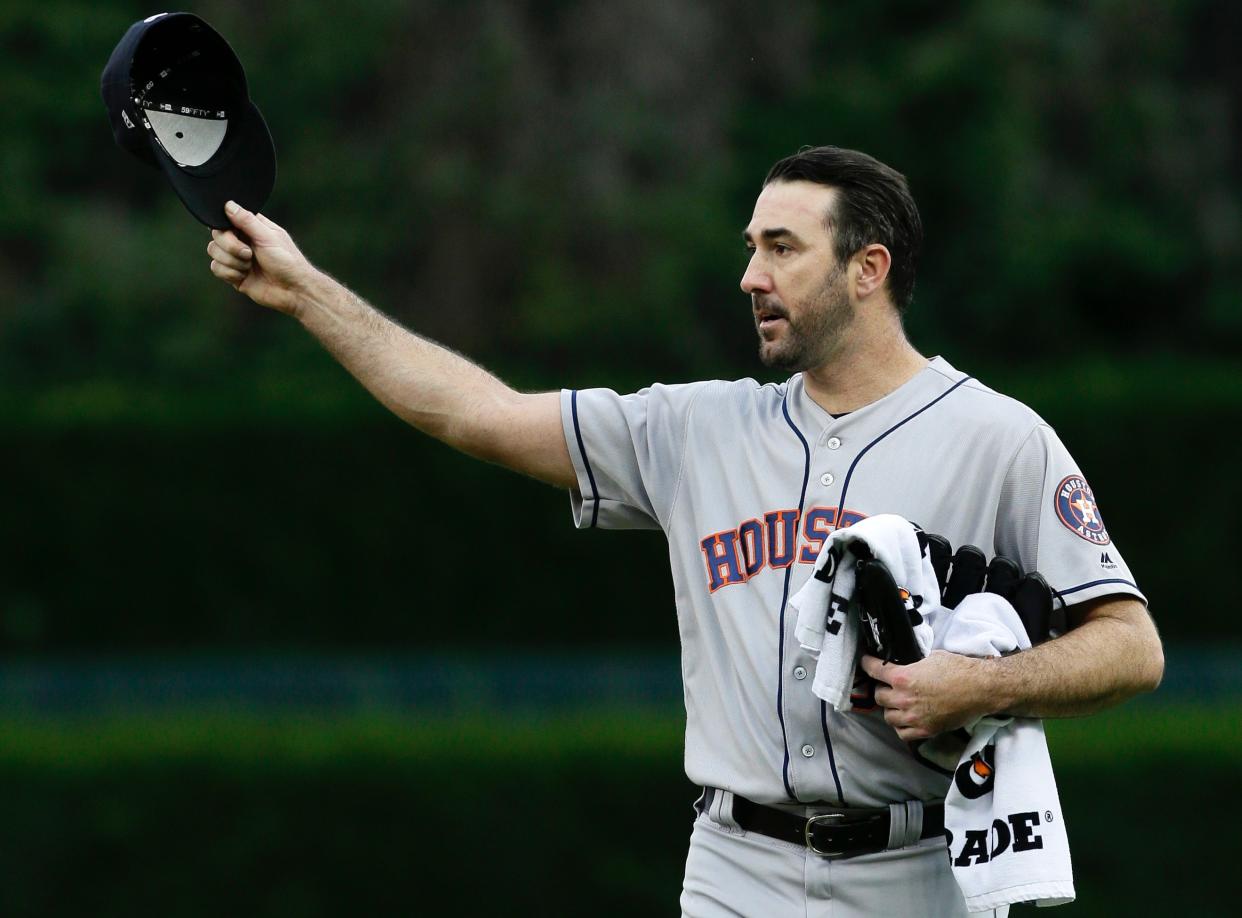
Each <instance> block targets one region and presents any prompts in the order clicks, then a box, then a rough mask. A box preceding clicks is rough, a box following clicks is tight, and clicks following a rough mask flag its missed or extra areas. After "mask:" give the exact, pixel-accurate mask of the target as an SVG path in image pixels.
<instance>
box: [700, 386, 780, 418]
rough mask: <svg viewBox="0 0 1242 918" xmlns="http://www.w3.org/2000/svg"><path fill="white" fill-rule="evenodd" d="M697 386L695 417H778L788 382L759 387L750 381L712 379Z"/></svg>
mask: <svg viewBox="0 0 1242 918" xmlns="http://www.w3.org/2000/svg"><path fill="white" fill-rule="evenodd" d="M696 385H698V386H700V387H701V388H700V390H699V392H698V398H697V399H696V406H695V413H696V414H697V415H700V416H703V415H706V414H711V415H712V416H713V417H715V418H720V417H722V416H723V417H738V418H753V417H756V416H765V415H772V416H779V415H780V413H781V406H782V405H783V404H784V401H785V394H786V390H787V387H788V383H787V382H782V383H773V382H769V383H761V382H758V381H757V380H754V379H751V378H745V379H713V380H709V381H706V382H703V383H698V384H696Z"/></svg>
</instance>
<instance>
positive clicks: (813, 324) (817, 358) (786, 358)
mask: <svg viewBox="0 0 1242 918" xmlns="http://www.w3.org/2000/svg"><path fill="white" fill-rule="evenodd" d="M853 321H854V306H853V304H852V303H851V302H850V297H849V292H848V291H847V290H846V287H845V271H844V270H843V269H842V268H841V266H840V265H839V264H838V265H834V266H833V268H832V270H831V271H829V272H828V276H827V277H825V278H824V282H823V283H822V284H821V285H820V287H819V289H818V290H816V291H815V293H813V294H812V295H811V297H810V299H809V302H808V303H807V309H806V310H805V311H804V312H803V314H802V317H801V318H800V319H799V321H798V324H797V325H795V324H794V322H793V320H792V319H789V318H788V317H787V318H786V322H787V325H788V327H787V328H786V329H785V338H784V340H783V341H781V342H779V343H778V344H777V345H776V346H775V347H771V348H766V349H765V347H764V345H765V343H766V342H765V341H764V340H763V338H762V336H761V337H760V339H759V360H760V361H762V363H763V365H764V366H766V367H772V368H774V369H777V370H782V371H784V372H787V373H801V372H803V371H805V370H810V369H814V368H815V367H820V366H823V365H824V364H825V363H827V362H828V361H829V360H830V359H831V358H832V356H833V355H834V354H836V353H837V352H838V351H840V349H841V347H842V345H843V343H844V342H843V340H842V333H843V332H844V331H845V330H846V329H847V328H849V326H850V324H851V323H852V322H853Z"/></svg>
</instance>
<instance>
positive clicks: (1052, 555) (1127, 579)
mask: <svg viewBox="0 0 1242 918" xmlns="http://www.w3.org/2000/svg"><path fill="white" fill-rule="evenodd" d="M995 547H996V551H997V553H998V554H1001V555H1005V556H1006V557H1010V558H1015V559H1017V560H1018V562H1019V563H1020V564H1021V566H1022V568H1023V570H1027V571H1031V570H1036V571H1039V573H1041V574H1042V575H1043V576H1044V579H1046V580H1047V581H1048V583H1049V585H1050V586H1051V587H1052V588H1053V589H1054V590H1056V591H1057V593H1058V594H1059V595H1060V596H1061V598H1062V600H1063V601H1064V603H1065V604H1066V605H1074V604H1076V603H1080V602H1084V601H1086V600H1089V599H1096V598H1099V597H1101V596H1108V595H1109V594H1112V593H1128V594H1130V595H1132V596H1134V597H1136V598H1137V599H1140V600H1142V601H1143V602H1144V603H1145V602H1147V598H1146V597H1145V596H1144V595H1143V594H1142V592H1141V591H1140V590H1139V588H1138V586H1137V584H1136V583H1135V580H1134V576H1133V575H1132V574H1131V573H1130V568H1129V567H1128V566H1127V565H1126V562H1125V559H1124V558H1122V557H1121V552H1120V551H1118V549H1117V546H1116V545H1115V544H1113V541H1112V537H1111V536H1109V534H1108V529H1107V528H1106V527H1105V525H1104V518H1103V516H1102V515H1101V513H1100V507H1099V505H1098V504H1097V503H1096V500H1095V495H1094V494H1093V493H1092V491H1091V487H1090V485H1088V484H1087V479H1086V478H1085V477H1084V476H1083V474H1082V470H1081V469H1080V468H1079V467H1078V463H1076V462H1075V461H1074V459H1073V457H1072V456H1071V455H1070V454H1069V451H1068V450H1067V449H1066V448H1065V446H1064V444H1062V443H1061V440H1060V438H1059V437H1057V435H1056V433H1055V432H1054V431H1053V430H1052V428H1051V427H1049V426H1048V425H1047V424H1043V423H1040V424H1037V425H1036V426H1035V427H1034V429H1033V430H1032V431H1031V432H1030V434H1029V435H1028V436H1027V437H1026V439H1025V440H1024V441H1023V442H1022V445H1021V446H1020V447H1019V448H1018V451H1017V453H1016V454H1015V455H1014V457H1013V461H1012V462H1011V463H1010V465H1009V469H1008V472H1007V473H1006V476H1005V481H1004V484H1003V486H1002V488H1001V496H1000V503H999V506H998V509H997V519H996V546H995Z"/></svg>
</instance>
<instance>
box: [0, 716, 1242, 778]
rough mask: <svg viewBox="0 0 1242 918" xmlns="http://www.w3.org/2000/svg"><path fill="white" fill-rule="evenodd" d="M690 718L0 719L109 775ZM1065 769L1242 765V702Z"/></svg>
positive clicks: (29, 757)
mask: <svg viewBox="0 0 1242 918" xmlns="http://www.w3.org/2000/svg"><path fill="white" fill-rule="evenodd" d="M684 727H685V717H684V714H683V713H682V712H681V711H680V710H670V709H668V708H664V707H654V708H632V709H620V708H618V709H600V710H589V709H588V710H572V711H569V712H557V713H546V714H539V713H526V712H524V713H516V714H513V713H507V714H504V715H496V714H493V713H486V712H472V713H468V714H465V715H462V716H446V715H442V714H426V715H418V714H400V713H395V712H391V711H374V712H363V713H346V714H331V713H327V714H325V713H309V712H280V713H273V714H257V713H238V712H230V711H224V710H216V711H212V710H189V711H174V712H159V713H149V714H147V713H134V712H126V713H118V714H114V715H104V716H98V715H91V716H89V717H86V716H82V717H78V716H60V717H51V718H38V719H35V718H32V717H21V716H12V715H10V716H8V717H0V765H8V766H39V767H47V768H57V767H61V768H73V769H85V768H92V767H93V768H104V767H110V766H112V765H115V764H117V763H124V762H126V761H130V760H139V759H141V760H147V761H151V760H155V761H159V760H179V759H180V760H185V759H195V760H199V761H218V762H221V763H238V764H242V763H245V764H253V765H259V766H263V765H264V764H266V765H269V766H271V767H289V766H292V767H297V766H303V765H315V764H323V763H328V762H331V761H333V760H335V759H358V758H375V759H389V760H392V761H395V762H401V761H419V760H426V759H429V758H436V759H444V760H452V759H457V758H466V759H472V760H477V759H478V758H479V757H480V756H481V755H482V756H486V755H490V754H497V753H500V752H503V755H504V757H505V759H506V760H507V761H510V762H522V763H525V764H529V763H531V762H535V761H540V760H545V759H548V758H558V757H564V756H574V755H602V756H625V757H637V758H642V759H660V758H680V755H681V748H682V737H683V731H684ZM1045 727H1046V730H1047V734H1048V742H1049V748H1050V749H1051V751H1052V755H1053V757H1054V761H1055V763H1056V764H1058V765H1064V766H1066V767H1069V768H1077V767H1080V766H1097V765H1099V764H1101V763H1106V762H1116V761H1118V760H1125V761H1134V760H1136V759H1162V758H1166V757H1167V758H1173V759H1180V758H1182V757H1188V756H1195V755H1200V754H1206V753H1210V754H1211V755H1212V757H1213V759H1214V761H1216V762H1218V763H1220V764H1222V765H1224V764H1231V765H1232V764H1238V763H1242V703H1238V702H1232V703H1226V704H1225V705H1223V706H1222V707H1217V708H1213V707H1210V706H1205V707H1202V708H1200V707H1195V706H1192V705H1188V704H1156V703H1150V702H1146V703H1142V702H1141V703H1136V704H1131V705H1127V706H1124V707H1121V708H1117V709H1114V710H1111V711H1107V712H1104V713H1102V714H1097V715H1095V716H1092V717H1083V718H1067V719H1059V720H1049V721H1045Z"/></svg>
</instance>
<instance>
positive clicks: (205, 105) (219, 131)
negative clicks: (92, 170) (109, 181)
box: [99, 13, 276, 229]
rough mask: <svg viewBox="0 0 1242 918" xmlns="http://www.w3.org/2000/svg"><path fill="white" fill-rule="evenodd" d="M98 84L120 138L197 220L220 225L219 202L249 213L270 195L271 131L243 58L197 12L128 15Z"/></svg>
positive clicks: (222, 220) (223, 224) (273, 171)
mask: <svg viewBox="0 0 1242 918" xmlns="http://www.w3.org/2000/svg"><path fill="white" fill-rule="evenodd" d="M99 82H100V92H101V93H102V94H103V100H104V105H105V106H107V109H108V119H109V120H110V121H111V123H112V135H113V137H114V138H115V139H116V142H117V144H118V145H119V146H120V147H121V149H123V150H125V151H126V152H127V153H130V154H132V155H133V156H136V157H137V158H138V159H140V160H142V161H143V162H144V163H146V164H147V165H149V166H152V167H157V168H159V169H161V170H163V172H164V175H165V176H167V178H168V181H169V182H170V183H171V184H172V187H173V190H174V191H175V192H177V196H178V197H179V198H181V201H182V202H183V203H184V204H185V206H186V208H187V209H188V210H189V211H190V213H192V214H193V215H194V216H195V217H197V218H198V220H199V221H200V222H202V223H205V224H206V225H207V226H211V227H216V228H218V229H224V228H227V227H229V226H231V224H230V223H229V220H228V218H227V217H226V216H225V215H224V204H225V202H226V201H229V200H233V201H236V202H237V203H238V204H240V205H241V206H242V207H244V208H246V209H247V210H249V211H258V210H260V209H261V208H262V207H263V205H264V204H266V203H267V199H268V196H269V195H270V194H271V193H272V188H273V186H274V185H275V184H276V149H275V147H274V146H273V145H272V135H271V133H270V132H269V131H268V129H267V123H266V122H265V121H264V120H263V115H262V114H261V113H260V112H259V109H258V108H257V107H256V106H255V104H254V102H252V101H251V100H250V93H249V90H248V89H247V86H246V74H245V71H244V70H242V65H241V61H240V60H238V59H237V55H236V54H235V53H234V52H233V49H232V48H231V47H229V43H228V42H227V41H225V40H224V38H223V37H222V36H221V35H220V33H219V32H217V31H216V30H215V29H213V28H212V27H211V26H209V25H208V24H207V23H206V22H204V21H203V20H202V19H200V18H199V17H197V16H195V15H194V14H193V13H159V14H157V15H155V16H148V17H147V18H146V19H144V20H142V21H141V22H135V23H134V24H133V25H132V26H130V27H129V30H128V31H126V33H125V35H124V36H123V37H122V38H121V41H120V43H119V44H118V45H117V46H116V48H115V49H113V51H112V56H111V57H110V58H108V64H107V66H106V67H104V71H103V76H102V77H101V78H100V81H99Z"/></svg>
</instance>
